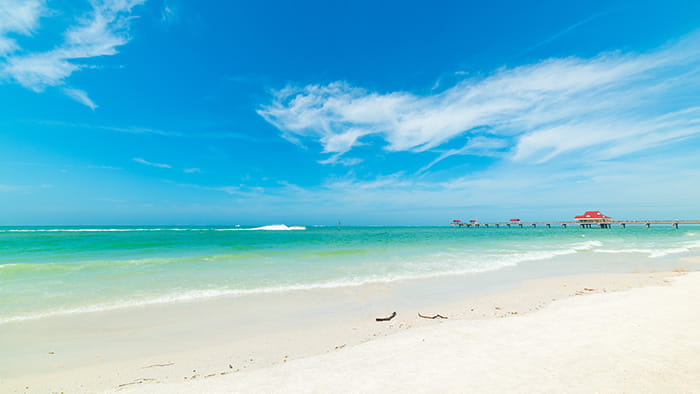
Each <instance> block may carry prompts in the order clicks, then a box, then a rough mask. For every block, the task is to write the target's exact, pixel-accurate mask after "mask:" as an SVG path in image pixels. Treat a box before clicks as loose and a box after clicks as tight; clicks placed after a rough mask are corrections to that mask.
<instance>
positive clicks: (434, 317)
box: [418, 313, 448, 319]
mask: <svg viewBox="0 0 700 394" xmlns="http://www.w3.org/2000/svg"><path fill="white" fill-rule="evenodd" d="M418 316H419V317H422V318H423V319H448V317H447V316H443V315H435V316H423V315H421V314H420V313H419V314H418Z"/></svg>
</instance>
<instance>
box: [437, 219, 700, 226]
mask: <svg viewBox="0 0 700 394" xmlns="http://www.w3.org/2000/svg"><path fill="white" fill-rule="evenodd" d="M613 224H617V225H619V226H620V227H622V228H624V227H626V226H627V225H628V224H632V225H635V224H636V225H644V226H645V227H647V228H649V227H651V225H652V224H670V225H671V226H673V227H675V228H678V226H679V225H681V224H700V220H610V221H606V222H600V223H580V222H575V221H551V222H484V223H478V222H477V223H470V222H457V223H456V222H452V223H450V225H452V226H455V227H537V226H544V227H547V228H550V227H552V226H561V227H563V228H566V227H567V226H575V227H581V228H591V227H600V228H610V227H611V226H612V225H613Z"/></svg>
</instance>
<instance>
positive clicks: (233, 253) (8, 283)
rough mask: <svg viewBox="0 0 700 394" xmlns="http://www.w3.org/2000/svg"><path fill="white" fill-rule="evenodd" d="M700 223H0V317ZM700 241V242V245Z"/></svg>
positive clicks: (677, 242)
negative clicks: (277, 226) (280, 226)
mask: <svg viewBox="0 0 700 394" xmlns="http://www.w3.org/2000/svg"><path fill="white" fill-rule="evenodd" d="M699 234H700V228H699V227H687V228H680V229H678V230H676V229H673V228H671V227H670V226H669V227H661V226H658V227H652V228H650V229H646V228H637V227H628V228H627V229H618V228H614V229H607V230H601V229H578V228H569V229H560V228H552V229H544V228H537V229H534V228H523V229H519V228H517V229H516V228H513V229H506V228H502V229H495V228H488V229H487V228H481V229H467V228H462V229H460V228H449V227H354V228H351V227H344V228H342V229H341V230H340V231H339V230H338V229H336V228H335V227H310V228H308V229H307V230H305V231H264V230H253V231H246V230H245V229H237V228H224V227H178V228H168V227H158V228H156V227H138V228H137V227H91V228H79V227H60V228H55V227H54V228H42V227H21V228H8V227H0V323H1V322H7V321H13V320H20V319H27V318H36V317H40V316H46V315H53V314H62V313H80V312H85V311H92V310H103V309H110V308H117V307H125V306H130V305H140V304H149V303H160V302H171V301H177V300H187V299H193V298H200V297H212V296H218V295H227V294H230V295H235V294H256V293H264V292H284V291H293V290H303V289H309V288H324V287H327V288H331V287H339V286H356V285H361V284H366V283H377V282H390V281H397V280H405V279H412V278H422V277H433V276H440V275H469V274H474V273H479V272H485V271H495V272H497V271H498V270H499V269H501V268H504V267H509V266H513V265H517V264H519V263H523V262H526V261H531V262H537V261H544V260H548V259H551V258H552V257H555V256H560V255H574V254H577V255H578V254H583V253H588V254H591V255H593V254H595V255H596V256H604V255H606V254H610V253H639V254H643V255H646V256H648V257H649V261H651V264H652V265H653V261H654V259H656V258H659V257H663V256H668V255H673V254H679V255H680V254H689V253H693V250H694V249H696V248H700V235H699ZM699 250H700V249H699Z"/></svg>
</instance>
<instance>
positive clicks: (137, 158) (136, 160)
mask: <svg viewBox="0 0 700 394" xmlns="http://www.w3.org/2000/svg"><path fill="white" fill-rule="evenodd" d="M132 160H133V161H135V162H137V163H140V164H144V165H147V166H151V167H158V168H173V166H171V165H170V164H165V163H154V162H152V161H148V160H145V159H142V158H140V157H134V158H133V159H132Z"/></svg>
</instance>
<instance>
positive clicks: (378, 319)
mask: <svg viewBox="0 0 700 394" xmlns="http://www.w3.org/2000/svg"><path fill="white" fill-rule="evenodd" d="M395 317H396V312H394V313H392V314H391V316H389V317H378V318H377V319H376V320H377V321H389V320H391V319H393V318H395Z"/></svg>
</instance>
